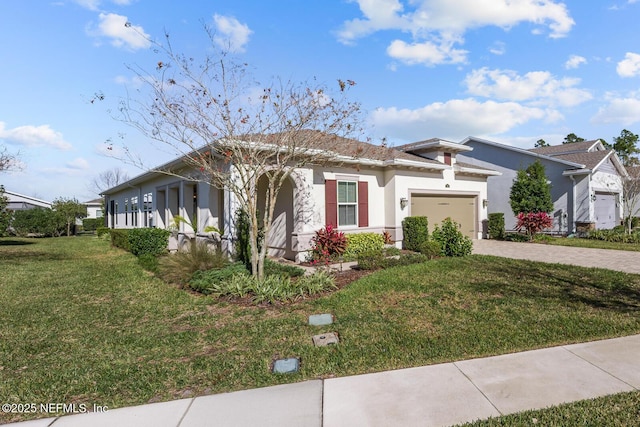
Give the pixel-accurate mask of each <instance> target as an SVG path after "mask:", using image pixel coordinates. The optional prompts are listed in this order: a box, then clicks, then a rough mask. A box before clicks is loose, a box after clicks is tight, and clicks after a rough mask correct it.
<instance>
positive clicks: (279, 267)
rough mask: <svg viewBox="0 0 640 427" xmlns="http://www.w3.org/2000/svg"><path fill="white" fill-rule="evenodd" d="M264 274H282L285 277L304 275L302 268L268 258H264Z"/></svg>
mask: <svg viewBox="0 0 640 427" xmlns="http://www.w3.org/2000/svg"><path fill="white" fill-rule="evenodd" d="M264 274H265V276H268V275H271V274H272V275H284V276H287V277H299V276H302V275H304V269H302V268H300V267H298V266H296V265H291V264H283V263H280V262H276V261H272V260H270V259H269V258H267V259H265V260H264Z"/></svg>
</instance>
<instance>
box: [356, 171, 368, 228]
mask: <svg viewBox="0 0 640 427" xmlns="http://www.w3.org/2000/svg"><path fill="white" fill-rule="evenodd" d="M368 226H369V183H368V182H365V181H358V227H368Z"/></svg>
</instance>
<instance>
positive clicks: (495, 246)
mask: <svg viewBox="0 0 640 427" xmlns="http://www.w3.org/2000/svg"><path fill="white" fill-rule="evenodd" d="M473 253H474V254H478V255H495V256H501V257H505V258H515V259H527V260H531V261H542V262H552V263H560V264H571V265H580V266H583V267H599V268H608V269H610V270H618V271H624V272H626V273H636V274H640V252H630V251H617V250H612V249H591V248H575V247H569V246H555V245H544V244H540V243H517V242H504V241H500V240H484V239H483V240H474V241H473Z"/></svg>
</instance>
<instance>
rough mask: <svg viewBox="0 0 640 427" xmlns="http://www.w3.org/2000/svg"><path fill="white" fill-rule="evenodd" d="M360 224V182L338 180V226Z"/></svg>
mask: <svg viewBox="0 0 640 427" xmlns="http://www.w3.org/2000/svg"><path fill="white" fill-rule="evenodd" d="M350 225H351V226H357V225H358V183H357V182H355V181H338V226H339V227H344V226H350Z"/></svg>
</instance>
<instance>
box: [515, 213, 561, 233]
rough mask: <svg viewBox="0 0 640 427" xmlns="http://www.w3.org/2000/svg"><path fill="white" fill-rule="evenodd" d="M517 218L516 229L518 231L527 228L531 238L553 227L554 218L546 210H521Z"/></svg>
mask: <svg viewBox="0 0 640 427" xmlns="http://www.w3.org/2000/svg"><path fill="white" fill-rule="evenodd" d="M517 218H518V224H517V225H516V229H517V230H518V231H520V230H523V229H524V230H526V232H527V235H528V236H529V240H533V236H535V235H536V233H539V232H541V231H542V230H546V229H548V228H551V227H553V218H551V216H549V214H548V213H546V212H528V213H524V212H520V213H519V214H518V216H517Z"/></svg>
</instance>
